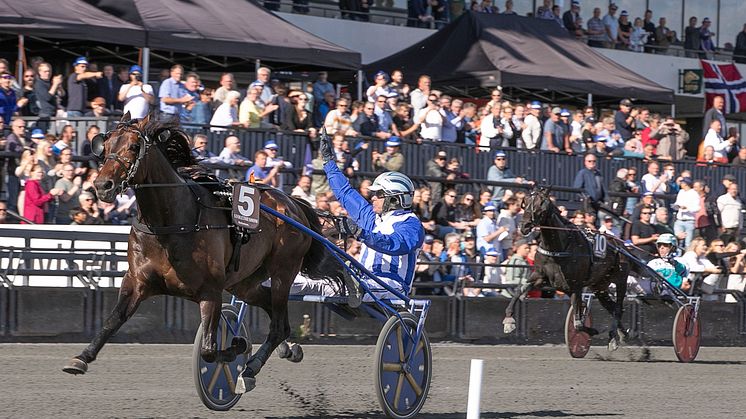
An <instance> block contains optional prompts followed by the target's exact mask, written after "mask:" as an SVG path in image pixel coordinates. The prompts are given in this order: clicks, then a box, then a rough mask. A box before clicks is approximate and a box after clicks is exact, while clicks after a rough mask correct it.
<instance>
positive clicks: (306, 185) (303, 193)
mask: <svg viewBox="0 0 746 419" xmlns="http://www.w3.org/2000/svg"><path fill="white" fill-rule="evenodd" d="M290 195H291V196H294V197H296V198H300V199H302V200H304V201H306V202H308V205H310V206H311V207H313V208H316V196H315V195H314V194H313V192H312V191H311V176H307V175H303V176H301V177H299V178H298V184H297V185H295V187H294V188H293V191H292V192H291V193H290Z"/></svg>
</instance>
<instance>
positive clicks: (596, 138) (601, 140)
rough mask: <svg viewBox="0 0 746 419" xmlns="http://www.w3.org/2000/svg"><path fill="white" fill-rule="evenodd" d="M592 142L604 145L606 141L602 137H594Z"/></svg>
mask: <svg viewBox="0 0 746 419" xmlns="http://www.w3.org/2000/svg"><path fill="white" fill-rule="evenodd" d="M593 140H594V141H595V142H597V143H605V142H606V140H608V139H607V138H606V137H605V136H603V135H596V137H595V138H594V139H593Z"/></svg>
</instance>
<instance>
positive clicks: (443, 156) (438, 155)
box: [436, 151, 448, 159]
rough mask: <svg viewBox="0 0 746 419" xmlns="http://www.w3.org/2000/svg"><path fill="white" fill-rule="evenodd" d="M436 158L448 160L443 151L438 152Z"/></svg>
mask: <svg viewBox="0 0 746 419" xmlns="http://www.w3.org/2000/svg"><path fill="white" fill-rule="evenodd" d="M436 157H442V158H444V159H445V158H448V153H446V152H445V151H439V152H438V154H437V155H436Z"/></svg>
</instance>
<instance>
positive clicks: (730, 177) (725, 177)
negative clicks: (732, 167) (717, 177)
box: [723, 173, 736, 182]
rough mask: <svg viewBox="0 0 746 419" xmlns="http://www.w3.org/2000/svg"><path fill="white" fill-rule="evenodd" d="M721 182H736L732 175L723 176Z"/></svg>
mask: <svg viewBox="0 0 746 419" xmlns="http://www.w3.org/2000/svg"><path fill="white" fill-rule="evenodd" d="M723 180H729V181H731V182H735V181H736V177H735V176H733V175H731V174H730V173H728V174H727V175H725V176H723Z"/></svg>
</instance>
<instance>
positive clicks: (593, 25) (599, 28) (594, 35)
mask: <svg viewBox="0 0 746 419" xmlns="http://www.w3.org/2000/svg"><path fill="white" fill-rule="evenodd" d="M587 33H588V46H590V47H594V48H604V47H605V46H606V39H607V38H606V26H605V25H604V22H603V20H601V9H600V8H598V7H596V8H594V9H593V17H592V18H590V19H589V20H588V31H587Z"/></svg>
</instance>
